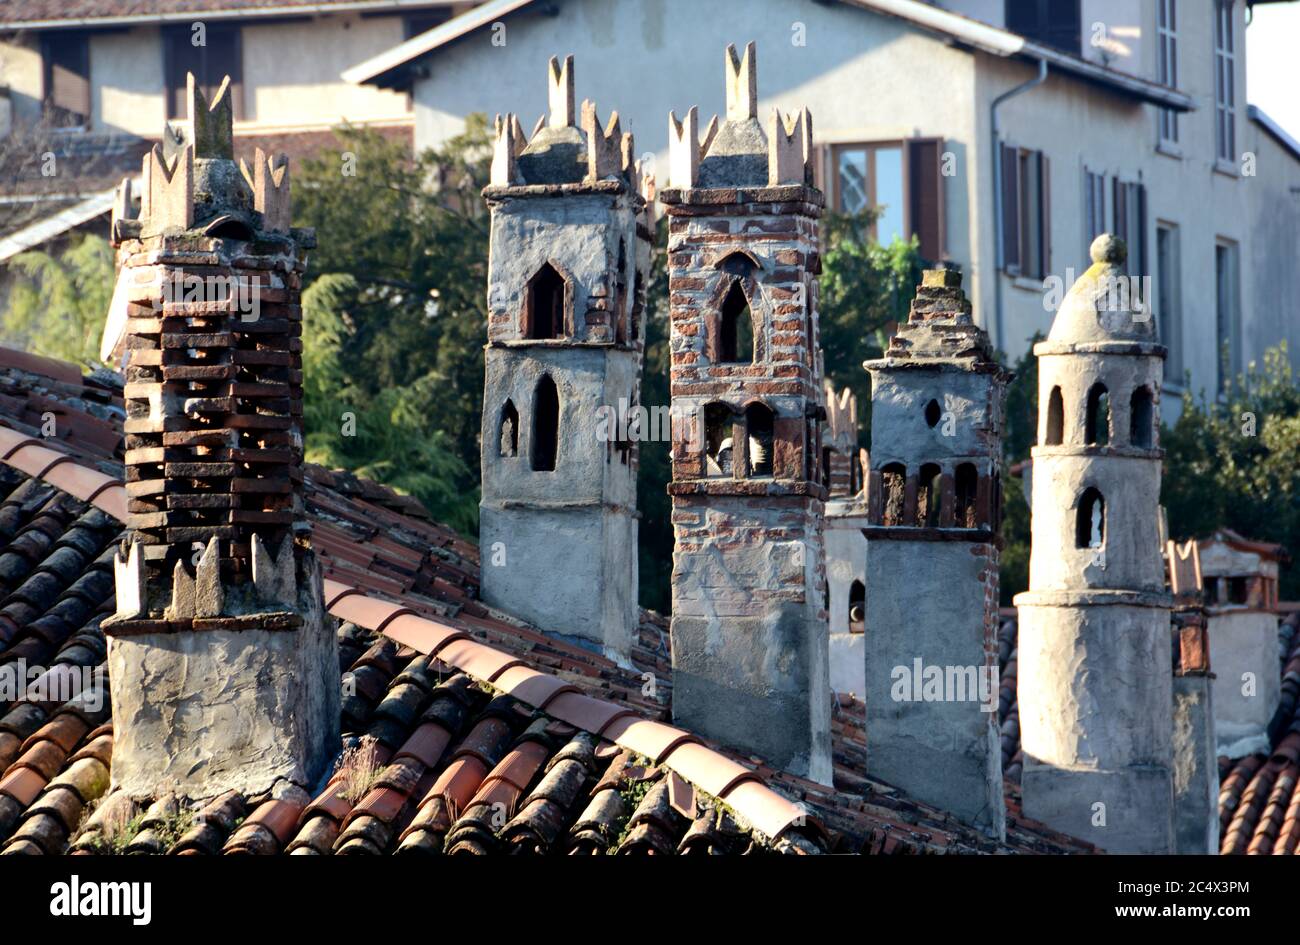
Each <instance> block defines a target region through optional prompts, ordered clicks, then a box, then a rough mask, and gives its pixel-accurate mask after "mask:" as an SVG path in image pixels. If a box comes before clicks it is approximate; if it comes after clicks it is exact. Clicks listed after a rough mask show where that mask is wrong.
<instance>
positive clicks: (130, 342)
mask: <svg viewBox="0 0 1300 945" xmlns="http://www.w3.org/2000/svg"><path fill="white" fill-rule="evenodd" d="M229 81H230V80H229V79H227V80H226V82H225V83H223V84H222V86H221V88H220V89H219V90H218V91H217V93H216V95H215V96H214V98H213V101H212V102H211V103H210V104H209V103H208V102H207V101H206V100H205V99H204V96H203V93H202V92H201V91H200V90H199V89H198V88H197V87H196V86H195V83H194V77H193V76H192V75H191V76H190V77H189V81H188V88H187V91H188V103H189V120H188V123H187V124H186V127H185V139H186V140H185V141H184V142H183V144H182V146H181V148H180V149H179V152H178V153H177V154H176V155H175V157H173V158H170V159H169V158H167V157H165V156H164V155H163V152H162V149H161V147H159V146H157V145H155V146H154V148H153V150H152V152H150V153H149V154H147V155H145V158H144V178H143V180H144V187H143V195H142V197H143V199H142V208H141V213H140V217H139V218H138V219H130V218H129V217H128V216H127V214H129V212H130V211H129V208H130V202H129V200H123V201H120V202H119V207H118V210H117V212H115V214H114V219H113V224H112V229H113V235H114V241H115V245H116V246H117V255H118V263H119V267H120V272H119V279H118V281H119V287H120V289H119V291H120V292H124V293H125V295H124V305H125V314H126V318H125V319H124V320H123V331H124V335H123V340H124V343H125V347H126V349H127V353H128V359H127V362H126V387H125V391H124V395H125V400H126V414H127V419H126V423H125V433H126V457H125V458H126V489H127V525H128V527H129V529H130V533H129V536H128V538H127V540H126V542H125V543H124V545H123V547H122V548H121V549H120V552H119V556H118V560H117V564H116V576H117V613H116V614H115V615H114V616H113V617H111V618H110V619H109V620H107V621H105V623H104V630H105V633H106V634H107V635H108V641H109V643H108V662H109V671H110V673H111V675H112V679H113V724H114V738H115V744H114V750H113V782H114V785H115V786H116V787H118V788H121V789H122V790H124V791H126V792H128V793H130V794H133V795H138V796H139V795H149V794H152V793H153V792H154V791H155V790H156V789H157V787H158V785H159V784H163V783H166V784H168V785H169V786H172V787H173V789H174V790H176V791H177V792H178V793H181V794H184V795H186V796H189V797H192V798H200V797H210V796H212V795H215V794H219V793H221V792H223V791H226V790H229V789H234V790H238V791H240V792H242V793H244V794H256V793H260V792H263V791H265V790H267V789H269V788H270V787H271V786H272V785H273V784H274V783H275V782H276V781H278V780H280V779H287V780H289V781H292V782H295V783H297V784H299V785H303V786H307V785H310V784H313V783H314V782H315V781H316V780H317V778H319V776H320V775H321V773H322V772H323V771H324V770H325V767H326V765H327V764H328V763H329V762H330V760H331V759H332V758H333V756H334V755H335V753H336V751H337V749H338V744H339V686H338V656H337V648H336V643H335V638H334V627H333V621H332V620H331V618H329V617H328V615H327V614H326V613H325V610H324V603H323V600H322V596H321V576H320V570H319V567H318V564H317V560H316V556H315V554H314V553H313V552H312V550H311V547H310V545H309V537H310V536H309V528H308V525H307V522H306V521H305V519H304V518H303V513H302V496H301V485H302V450H303V444H302V355H301V352H302V340H301V335H302V321H301V319H302V315H301V310H300V309H299V305H298V297H299V290H300V288H301V281H302V272H303V269H304V266H305V255H304V251H305V250H306V249H308V248H310V247H311V246H313V245H314V242H315V237H314V235H313V233H312V231H310V230H294V229H290V226H289V169H288V164H287V160H286V159H285V157H284V156H283V155H280V156H277V157H275V158H272V159H268V158H267V156H266V155H265V154H263V153H262V152H261V151H260V149H259V150H258V152H257V155H256V160H255V164H254V166H253V167H252V168H249V167H248V166H246V165H243V166H236V164H235V161H234V160H233V150H232V137H231V112H230V99H229V98H228V96H227V89H228V88H229ZM105 347H106V349H109V350H112V349H113V348H116V347H118V345H117V344H115V343H114V342H113V341H111V340H109V339H106V344H105Z"/></svg>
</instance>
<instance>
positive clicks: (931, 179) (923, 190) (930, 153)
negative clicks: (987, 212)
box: [903, 138, 944, 263]
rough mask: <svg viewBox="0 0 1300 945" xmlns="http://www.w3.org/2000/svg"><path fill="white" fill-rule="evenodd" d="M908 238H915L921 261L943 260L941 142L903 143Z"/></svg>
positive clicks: (920, 139) (932, 140)
mask: <svg viewBox="0 0 1300 945" xmlns="http://www.w3.org/2000/svg"><path fill="white" fill-rule="evenodd" d="M903 148H904V152H905V159H904V162H903V167H904V172H905V175H906V176H905V179H904V190H905V191H906V194H907V196H906V206H907V220H906V223H905V227H906V230H907V233H908V235H910V236H915V237H916V238H917V242H918V244H919V245H920V252H921V258H922V259H924V260H926V261H927V262H931V263H933V262H938V261H939V260H940V259H942V258H943V257H944V220H943V173H942V166H941V165H942V162H943V139H942V138H909V139H907V140H906V141H904V142H903Z"/></svg>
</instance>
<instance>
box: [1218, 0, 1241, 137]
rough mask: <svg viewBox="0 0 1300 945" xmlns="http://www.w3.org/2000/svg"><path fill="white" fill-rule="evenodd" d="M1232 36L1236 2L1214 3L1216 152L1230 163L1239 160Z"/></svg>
mask: <svg viewBox="0 0 1300 945" xmlns="http://www.w3.org/2000/svg"><path fill="white" fill-rule="evenodd" d="M1232 33H1233V3H1232V0H1214V140H1215V152H1214V153H1215V157H1217V158H1218V159H1219V160H1220V161H1227V162H1228V163H1232V162H1234V161H1235V160H1236V159H1237V158H1236V155H1237V114H1236V111H1235V108H1236V101H1237V90H1236V81H1237V77H1236V73H1235V70H1236V52H1235V50H1234V48H1233V45H1234V44H1233V35H1232Z"/></svg>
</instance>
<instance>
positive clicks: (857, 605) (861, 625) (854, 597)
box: [849, 581, 867, 633]
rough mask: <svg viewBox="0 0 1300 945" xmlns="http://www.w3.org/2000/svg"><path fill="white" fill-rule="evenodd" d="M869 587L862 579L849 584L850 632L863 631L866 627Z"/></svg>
mask: <svg viewBox="0 0 1300 945" xmlns="http://www.w3.org/2000/svg"><path fill="white" fill-rule="evenodd" d="M866 620H867V588H866V585H864V584H863V583H862V582H861V581H854V582H853V583H852V584H850V585H849V632H850V633H862V632H863V631H864V630H865V629H866Z"/></svg>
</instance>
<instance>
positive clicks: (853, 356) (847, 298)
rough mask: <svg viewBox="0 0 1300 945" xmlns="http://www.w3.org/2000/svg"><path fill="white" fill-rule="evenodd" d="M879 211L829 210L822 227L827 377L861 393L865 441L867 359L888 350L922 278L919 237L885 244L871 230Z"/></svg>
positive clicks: (823, 335)
mask: <svg viewBox="0 0 1300 945" xmlns="http://www.w3.org/2000/svg"><path fill="white" fill-rule="evenodd" d="M875 215H876V214H875V212H874V211H871V210H867V211H863V212H861V213H856V214H839V213H829V214H827V215H826V216H825V218H823V220H822V233H821V239H822V273H821V277H820V280H819V281H820V298H819V300H818V314H819V316H820V322H821V342H822V348H823V350H824V351H825V352H826V378H827V380H829V381H830V382H831V383H832V384H834V385H835V389H836V390H842V389H843V388H845V387H849V388H851V389H852V390H853V393H854V394H855V395H856V396H857V398H858V419H859V422H860V423H861V424H862V432H861V436H862V437H863V438H864V439H863V445H866V439H865V438H866V437H867V434H868V433H869V431H870V426H871V410H870V409H869V407H870V404H871V378H870V377H869V376H868V374H867V372H866V371H864V370H863V369H862V362H863V361H866V360H869V359H871V358H878V357H880V355H881V354H882V353H884V350H885V346H886V345H888V344H889V336H890V334H891V333H892V331H893V327H894V325H895V324H897V323H899V322H904V321H907V313H908V308H909V306H910V305H911V304H912V298H913V297H914V296H915V295H916V286H917V285H918V284H919V283H920V281H921V257H920V253H919V251H918V249H917V243H916V240H915V239H913V240H911V241H910V242H905V241H903V240H901V239H897V238H895V239H894V241H893V242H892V243H891V244H889V245H888V246H881V245H880V244H879V243H877V242H876V241H875V240H874V239H872V238H871V236H870V232H871V223H872V220H873V219H874V217H875Z"/></svg>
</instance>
